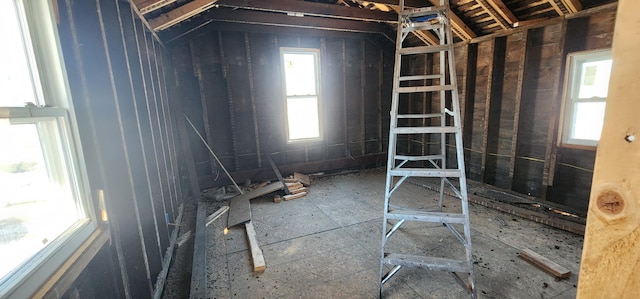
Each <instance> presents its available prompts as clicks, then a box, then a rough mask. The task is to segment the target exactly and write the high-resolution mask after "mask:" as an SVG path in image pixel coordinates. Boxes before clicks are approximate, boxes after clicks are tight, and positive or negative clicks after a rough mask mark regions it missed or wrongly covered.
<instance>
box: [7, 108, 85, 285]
mask: <svg viewBox="0 0 640 299" xmlns="http://www.w3.org/2000/svg"><path fill="white" fill-rule="evenodd" d="M15 123H16V122H14V124H9V120H6V119H4V120H3V119H0V140H1V142H0V252H2V258H0V279H2V278H3V277H5V276H6V275H7V273H9V272H10V271H11V270H13V269H14V268H16V267H17V266H18V265H20V264H21V263H23V262H25V261H27V260H28V259H29V258H31V257H32V256H33V255H34V254H36V253H38V252H39V251H40V250H42V249H43V248H45V247H46V246H47V245H48V244H50V243H51V242H52V241H53V240H55V239H56V238H57V237H59V236H60V235H61V234H63V233H64V232H65V231H66V230H67V229H69V228H70V227H71V226H72V225H73V224H75V223H76V222H77V221H78V220H80V219H83V218H85V217H84V213H82V212H81V209H80V208H78V205H76V201H75V199H74V198H75V196H74V195H75V194H76V192H75V190H74V187H72V186H74V185H75V184H70V176H69V173H68V169H67V166H63V165H71V164H69V163H68V162H69V161H67V159H66V158H65V154H64V153H65V151H64V147H63V143H62V142H61V139H60V138H59V137H58V136H59V135H60V133H61V131H60V130H59V129H58V125H57V123H56V120H55V119H50V120H46V121H38V122H37V123H28V124H15ZM69 168H71V167H69Z"/></svg>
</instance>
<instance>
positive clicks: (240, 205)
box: [227, 182, 283, 227]
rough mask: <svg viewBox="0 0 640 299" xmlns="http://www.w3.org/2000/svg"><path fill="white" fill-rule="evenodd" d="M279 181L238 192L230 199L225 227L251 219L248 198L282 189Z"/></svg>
mask: <svg viewBox="0 0 640 299" xmlns="http://www.w3.org/2000/svg"><path fill="white" fill-rule="evenodd" d="M282 188H283V185H282V183H281V182H275V183H271V184H269V185H266V186H264V187H262V188H260V189H255V190H253V191H250V192H247V193H245V194H240V195H238V196H236V197H234V198H232V199H231V200H230V203H229V218H227V227H233V226H236V225H239V224H243V223H246V222H248V221H251V204H250V203H249V201H250V200H252V199H254V198H258V197H260V196H263V195H267V194H269V193H272V192H276V191H278V190H282Z"/></svg>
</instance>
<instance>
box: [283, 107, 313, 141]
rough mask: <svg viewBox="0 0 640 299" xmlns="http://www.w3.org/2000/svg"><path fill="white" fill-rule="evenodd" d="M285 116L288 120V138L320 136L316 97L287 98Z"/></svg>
mask: <svg viewBox="0 0 640 299" xmlns="http://www.w3.org/2000/svg"><path fill="white" fill-rule="evenodd" d="M287 118H288V121H289V139H303V138H318V137H320V125H319V119H318V98H316V97H304V98H289V99H287Z"/></svg>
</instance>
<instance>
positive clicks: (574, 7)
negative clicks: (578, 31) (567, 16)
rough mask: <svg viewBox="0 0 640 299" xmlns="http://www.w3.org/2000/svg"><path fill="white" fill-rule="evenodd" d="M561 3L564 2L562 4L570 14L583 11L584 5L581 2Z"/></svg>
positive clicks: (565, 0)
mask: <svg viewBox="0 0 640 299" xmlns="http://www.w3.org/2000/svg"><path fill="white" fill-rule="evenodd" d="M560 1H562V4H564V7H566V8H567V10H568V11H569V12H570V13H575V12H578V11H581V10H582V3H581V2H580V0H560Z"/></svg>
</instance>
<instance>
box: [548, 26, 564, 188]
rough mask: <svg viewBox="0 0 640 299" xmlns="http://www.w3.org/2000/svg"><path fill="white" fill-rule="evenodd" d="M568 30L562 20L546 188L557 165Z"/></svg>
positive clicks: (556, 60)
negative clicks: (557, 142)
mask: <svg viewBox="0 0 640 299" xmlns="http://www.w3.org/2000/svg"><path fill="white" fill-rule="evenodd" d="M566 32H567V22H562V28H561V29H560V40H559V41H558V49H557V52H556V53H557V54H556V59H555V62H554V65H556V66H557V70H556V72H555V73H554V74H553V90H552V95H551V99H550V100H551V103H550V107H551V109H550V114H549V115H550V117H549V131H548V133H547V143H546V148H545V158H544V171H543V173H542V185H543V188H545V189H546V187H547V186H552V185H553V176H554V174H553V172H554V171H555V167H556V158H557V151H558V148H557V146H556V139H557V138H558V129H557V128H558V122H559V121H560V120H559V119H560V113H557V112H556V111H560V110H561V109H560V107H561V106H562V86H563V84H562V83H563V81H564V80H563V78H564V77H563V76H562V75H563V74H564V72H563V70H564V67H563V66H564V64H563V63H562V62H563V61H564V57H565V56H566V54H565V49H564V48H565V37H566ZM542 197H543V198H545V197H546V192H545V193H543V194H542Z"/></svg>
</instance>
